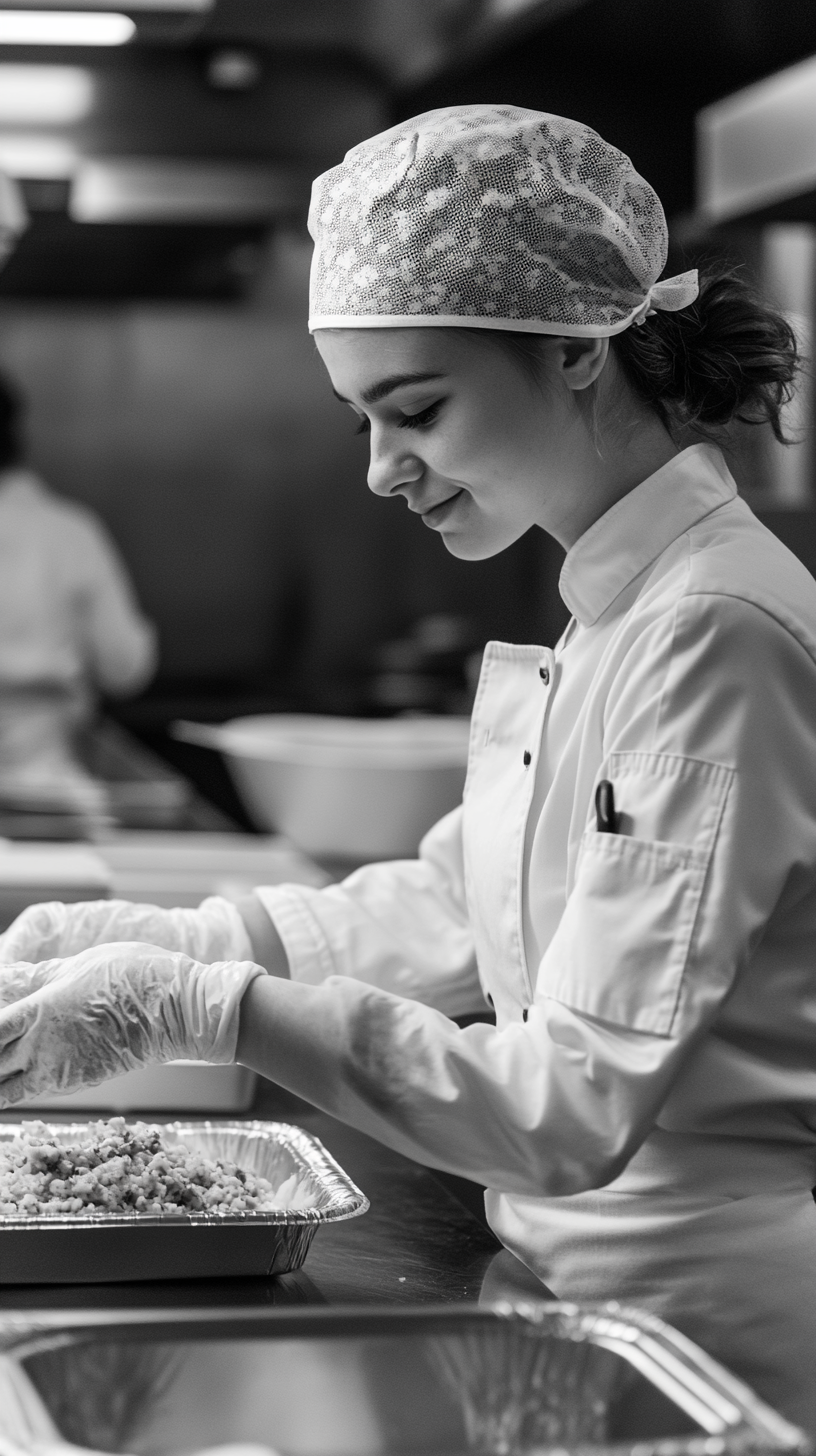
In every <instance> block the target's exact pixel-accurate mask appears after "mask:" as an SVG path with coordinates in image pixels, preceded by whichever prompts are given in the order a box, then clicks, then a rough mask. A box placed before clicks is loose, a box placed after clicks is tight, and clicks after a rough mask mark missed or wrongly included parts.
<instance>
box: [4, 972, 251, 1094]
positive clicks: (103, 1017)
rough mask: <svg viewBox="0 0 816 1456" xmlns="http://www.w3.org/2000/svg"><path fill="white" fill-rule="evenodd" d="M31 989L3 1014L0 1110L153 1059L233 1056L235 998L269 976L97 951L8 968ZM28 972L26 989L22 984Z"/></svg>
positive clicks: (222, 1058)
mask: <svg viewBox="0 0 816 1456" xmlns="http://www.w3.org/2000/svg"><path fill="white" fill-rule="evenodd" d="M11 971H12V974H13V977H14V979H15V982H16V984H17V985H18V987H23V986H25V985H26V984H29V985H31V986H33V987H35V989H34V990H33V991H31V992H30V993H29V994H26V995H24V996H23V998H22V999H21V1000H18V1001H15V1002H14V1003H13V1004H12V1005H8V1006H6V1008H5V1009H4V1010H2V1011H0V1106H4V1107H8V1106H11V1105H13V1104H14V1103H15V1102H19V1101H20V1100H21V1099H23V1098H26V1097H34V1096H37V1095H38V1094H39V1093H42V1092H45V1093H48V1094H55V1093H66V1092H75V1091H77V1090H78V1089H79V1088H80V1087H94V1086H96V1085H97V1083H99V1082H105V1081H107V1079H108V1078H109V1077H118V1076H121V1074H122V1073H123V1072H130V1071H133V1070H134V1069H135V1068H137V1067H143V1066H147V1065H148V1064H150V1063H155V1062H172V1061H175V1060H176V1059H177V1058H188V1059H191V1060H194V1061H204V1062H231V1061H233V1060H234V1059H235V1048H236V1044H237V1040H238V1018H239V1008H240V1004H241V998H242V997H243V995H244V992H245V991H246V989H247V986H249V985H250V984H251V982H252V981H254V980H255V978H256V976H263V975H265V972H264V971H263V969H262V968H261V967H260V966H256V965H254V964H253V963H252V962H250V961H222V962H215V963H214V964H212V965H208V966H205V965H201V964H200V963H199V962H197V961H193V960H191V959H190V958H189V956H186V955H181V954H179V953H178V952H169V951H165V950H161V949H158V948H157V947H156V946H153V945H131V944H116V945H105V946H98V947H93V948H92V949H90V950H85V951H82V952H81V953H80V954H79V955H76V956H71V957H69V958H68V959H67V960H60V961H45V962H43V963H42V964H41V965H39V966H28V967H26V966H14V967H12V968H11ZM27 973H28V982H27Z"/></svg>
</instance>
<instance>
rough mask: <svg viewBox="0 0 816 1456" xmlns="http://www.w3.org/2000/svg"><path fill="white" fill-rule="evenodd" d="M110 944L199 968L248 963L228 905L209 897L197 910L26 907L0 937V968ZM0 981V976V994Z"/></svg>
mask: <svg viewBox="0 0 816 1456" xmlns="http://www.w3.org/2000/svg"><path fill="white" fill-rule="evenodd" d="M114 941H139V942H141V943H142V944H146V945H157V946H161V947H162V948H163V949H164V950H170V951H180V952H182V954H184V955H187V956H189V957H190V958H191V960H194V961H201V962H202V963H203V964H208V963H209V962H211V961H228V960H236V961H241V960H252V959H253V949H252V943H251V941H250V938H249V935H248V934H247V929H246V926H245V924H244V921H243V918H242V916H241V915H240V914H239V912H238V910H237V909H236V907H235V906H234V905H233V904H232V902H231V901H229V900H225V899H223V898H222V897H221V896H219V895H212V896H210V898H209V899H207V900H204V901H202V903H201V904H200V905H199V907H198V909H197V910H193V909H189V910H188V909H176V910H163V909H161V908H160V907H159V906H157V905H134V904H132V903H131V901H130V900H87V901H82V902H80V903H79V904H76V905H63V904H61V903H60V902H59V901H56V900H55V901H49V902H48V903H47V904H42V905H30V906H29V907H28V909H27V910H24V911H23V913H22V914H21V915H18V917H17V919H16V920H15V921H14V923H13V924H12V925H11V926H10V927H9V929H8V930H7V931H6V932H5V934H4V935H0V965H12V964H15V963H18V962H25V963H28V964H32V965H33V964H37V963H38V962H39V961H44V960H54V959H63V958H65V957H67V956H74V955H78V954H79V953H80V952H81V951H83V950H88V949H89V948H90V947H91V946H95V945H108V944H111V943H112V942H114ZM3 979H4V977H3V975H2V972H0V988H1V987H2V982H3ZM1 994H2V990H1V989H0V995H1ZM4 999H6V1000H8V999H13V998H9V997H5V998H4Z"/></svg>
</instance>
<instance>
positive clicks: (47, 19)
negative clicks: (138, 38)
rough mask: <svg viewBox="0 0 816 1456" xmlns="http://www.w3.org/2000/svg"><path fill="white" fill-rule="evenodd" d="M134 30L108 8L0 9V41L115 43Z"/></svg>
mask: <svg viewBox="0 0 816 1456" xmlns="http://www.w3.org/2000/svg"><path fill="white" fill-rule="evenodd" d="M135 32H136V26H135V24H134V22H133V21H132V20H131V19H130V16H128V15H118V14H115V13H113V12H111V11H101V10H95V11H82V10H0V45H19V46H26V45H48V46H75V45H77V46H118V45H124V44H125V43H126V41H129V40H130V39H131V37H132V36H133V35H134V34H135Z"/></svg>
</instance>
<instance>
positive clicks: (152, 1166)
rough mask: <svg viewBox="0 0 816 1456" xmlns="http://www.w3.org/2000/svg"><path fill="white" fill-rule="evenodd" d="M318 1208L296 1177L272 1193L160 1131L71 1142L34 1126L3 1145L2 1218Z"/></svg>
mask: <svg viewBox="0 0 816 1456" xmlns="http://www.w3.org/2000/svg"><path fill="white" fill-rule="evenodd" d="M312 1202H313V1200H312V1198H311V1197H310V1195H309V1193H308V1191H307V1190H305V1189H302V1188H299V1187H298V1179H297V1176H296V1175H295V1174H293V1175H292V1176H291V1177H290V1178H287V1179H286V1180H285V1182H284V1183H282V1184H281V1185H280V1186H279V1187H278V1188H274V1187H273V1186H272V1184H271V1183H270V1182H269V1181H268V1180H267V1179H266V1178H262V1177H261V1176H260V1175H259V1174H257V1173H252V1172H250V1171H249V1170H247V1169H244V1168H239V1167H237V1166H236V1164H234V1163H230V1162H226V1161H224V1160H222V1159H220V1158H208V1157H206V1156H205V1155H204V1154H203V1153H199V1152H196V1151H195V1150H194V1149H192V1148H189V1147H186V1146H185V1145H184V1144H183V1143H175V1142H169V1141H167V1140H166V1138H164V1137H163V1136H162V1130H161V1128H159V1127H156V1126H150V1125H148V1124H147V1123H144V1122H136V1123H131V1124H128V1123H126V1122H125V1119H124V1118H123V1117H112V1118H111V1119H110V1120H109V1121H107V1122H97V1123H91V1124H89V1125H88V1128H87V1129H86V1130H83V1132H82V1133H81V1134H80V1135H79V1136H76V1137H74V1138H73V1140H71V1141H67V1140H66V1141H63V1140H62V1139H61V1138H60V1139H57V1138H56V1137H55V1135H54V1130H53V1128H48V1127H46V1126H45V1124H44V1123H42V1122H32V1123H30V1124H29V1125H28V1126H27V1128H26V1130H25V1131H24V1132H23V1133H22V1134H21V1135H20V1136H18V1137H15V1138H14V1139H13V1140H12V1141H10V1142H8V1143H6V1144H4V1145H0V1216H5V1217H9V1216H16V1217H19V1216H20V1215H21V1214H31V1215H35V1216H42V1215H43V1214H46V1215H47V1214H66V1213H68V1214H73V1215H76V1214H94V1213H106V1214H109V1213H130V1214H132V1213H154V1214H155V1213H218V1214H234V1213H250V1212H267V1213H268V1212H270V1211H271V1210H273V1209H282V1208H304V1207H308V1206H309V1205H310V1204H311V1203H312Z"/></svg>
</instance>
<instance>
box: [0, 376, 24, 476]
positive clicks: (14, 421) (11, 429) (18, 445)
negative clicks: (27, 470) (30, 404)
mask: <svg viewBox="0 0 816 1456" xmlns="http://www.w3.org/2000/svg"><path fill="white" fill-rule="evenodd" d="M24 412H25V403H24V401H23V396H22V394H21V393H20V391H19V390H18V389H17V388H16V387H15V385H13V384H12V383H11V381H10V380H9V379H6V377H5V375H3V374H0V470H8V468H9V466H11V465H19V464H20V462H21V460H22V459H23V454H24V450H23V436H22V420H23V414H24Z"/></svg>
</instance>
